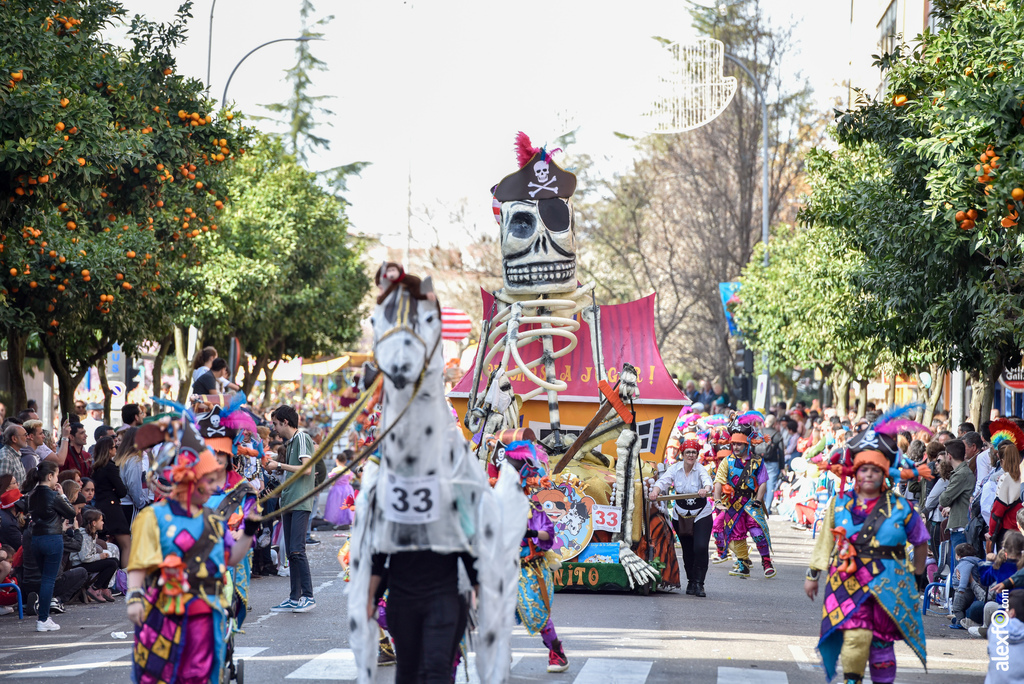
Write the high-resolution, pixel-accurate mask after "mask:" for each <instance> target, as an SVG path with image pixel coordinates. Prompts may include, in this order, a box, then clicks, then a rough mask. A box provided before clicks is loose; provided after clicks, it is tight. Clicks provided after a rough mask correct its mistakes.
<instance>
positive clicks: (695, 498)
mask: <svg viewBox="0 0 1024 684" xmlns="http://www.w3.org/2000/svg"><path fill="white" fill-rule="evenodd" d="M682 451H683V460H681V461H679V462H678V463H675V464H673V465H671V466H669V468H668V469H667V470H666V471H665V474H664V475H662V476H661V477H660V478H659V479H658V481H657V482H656V483H655V485H654V489H652V490H651V498H652V500H653V499H655V498H657V497H658V496H660V495H661V493H662V492H665V491H668V490H669V488H671V489H674V490H675V493H676V494H679V495H686V494H689V495H692V496H688V497H685V498H681V499H676V501H675V505H674V506H673V507H672V524H673V526H674V527H675V530H676V534H677V535H678V536H679V544H680V545H681V546H682V547H683V568H684V569H685V570H686V579H687V584H686V593H687V594H690V595H692V596H700V597H705V596H707V594H706V593H705V592H704V577H705V575H707V573H708V562H709V559H708V542H709V541H710V540H711V524H712V522H713V521H712V519H711V512H712V508H713V506H712V505H711V501H710V500H709V499H708V497H709V496H711V494H712V492H713V491H714V483H713V482H712V481H711V476H710V475H708V472H707V471H706V470H705V469H704V466H702V465H701V464H699V463H697V454H698V453H699V451H700V442H698V441H697V440H695V439H688V440H686V441H685V442H683V444H682Z"/></svg>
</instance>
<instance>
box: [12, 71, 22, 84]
mask: <svg viewBox="0 0 1024 684" xmlns="http://www.w3.org/2000/svg"><path fill="white" fill-rule="evenodd" d="M23 78H25V74H24V73H22V72H21V71H20V70H19V71H12V72H11V80H12V81H14V82H15V83H17V82H18V81H20V80H21V79H23Z"/></svg>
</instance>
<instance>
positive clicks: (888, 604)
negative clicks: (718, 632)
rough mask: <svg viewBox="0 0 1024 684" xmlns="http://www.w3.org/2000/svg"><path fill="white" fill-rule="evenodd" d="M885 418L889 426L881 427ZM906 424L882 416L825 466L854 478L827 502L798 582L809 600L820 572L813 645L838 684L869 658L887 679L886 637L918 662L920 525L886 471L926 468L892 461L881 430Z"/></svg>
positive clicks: (852, 680)
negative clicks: (820, 602) (838, 676)
mask: <svg viewBox="0 0 1024 684" xmlns="http://www.w3.org/2000/svg"><path fill="white" fill-rule="evenodd" d="M886 423H897V425H896V426H895V427H893V426H892V425H889V426H888V427H887V425H886ZM906 423H907V421H894V420H890V419H889V418H886V417H885V416H883V418H881V419H879V421H877V422H876V423H875V424H874V425H872V426H871V427H869V428H868V429H867V430H865V431H864V432H862V433H860V434H859V435H856V436H855V437H854V438H853V439H851V440H850V443H849V450H848V452H847V454H848V458H847V459H844V462H843V463H839V464H835V465H834V466H833V468H832V470H833V472H836V473H837V474H839V475H841V476H844V477H849V476H852V477H854V479H855V484H854V487H853V491H847V492H844V493H840V494H837V495H836V496H835V497H833V498H832V500H831V501H829V504H828V509H827V511H826V513H825V518H824V522H823V525H822V529H821V532H819V534H818V538H817V543H816V544H815V547H814V553H813V555H812V557H811V563H810V569H809V570H808V571H807V579H806V581H805V583H804V590H805V592H806V593H807V596H808V597H809V598H811V599H812V600H813V599H814V597H815V596H816V595H817V593H818V581H819V577H820V575H821V573H822V572H825V573H826V584H825V594H824V606H823V608H822V621H821V639H820V640H819V641H818V651H819V652H820V653H821V658H822V661H823V663H824V667H825V677H826V678H827V680H829V681H831V680H832V677H833V676H835V673H836V663H837V661H840V660H841V664H842V668H843V682H844V683H845V684H857V683H858V682H861V681H862V680H863V677H864V671H865V669H866V668H867V666H868V665H869V664H870V666H871V680H872V681H874V682H879V683H885V682H892V681H894V679H895V677H896V654H895V651H894V649H893V642H895V641H896V640H898V639H902V640H904V641H906V643H907V645H908V646H909V647H910V649H911V650H912V651H913V652H914V654H915V655H917V657H918V658H920V660H921V663H922V664H925V657H926V654H925V638H924V626H923V624H922V620H921V611H920V609H919V608H918V603H917V601H918V599H919V598H920V594H919V591H920V590H921V589H923V588H924V586H925V585H926V584H927V579H926V577H925V560H926V558H927V555H928V539H929V536H928V531H927V529H926V528H925V524H924V521H923V520H922V519H921V517H920V515H918V513H917V511H915V510H914V507H913V506H912V505H911V504H910V503H909V502H908V501H907V500H906V499H904V498H903V497H902V496H900V495H899V494H897V493H896V491H895V489H894V488H893V487H892V486H891V484H890V483H889V482H887V478H890V480H891V481H899V480H900V479H901V478H903V479H912V478H915V477H919V476H923V477H930V474H931V473H930V471H929V470H928V467H927V466H924V465H922V466H917V467H915V466H913V464H910V463H909V462H905V463H902V464H901V465H903V467H902V468H898V467H895V464H896V463H899V460H900V456H898V452H897V447H896V442H895V439H894V438H893V436H892V435H889V434H883V432H882V431H886V432H888V431H891V430H897V429H900V428H902V427H905V424H906ZM918 427H922V426H918ZM895 434H896V432H895V431H893V435H895ZM849 457H852V464H849V463H850V461H849ZM908 543H910V544H911V545H912V546H913V548H914V555H913V569H911V565H910V564H909V563H908V559H907V544H908Z"/></svg>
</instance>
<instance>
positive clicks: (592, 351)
mask: <svg viewBox="0 0 1024 684" xmlns="http://www.w3.org/2000/svg"><path fill="white" fill-rule="evenodd" d="M517 153H518V157H519V166H520V168H519V170H518V171H517V172H515V173H512V174H510V175H509V176H507V177H505V178H504V179H503V180H502V181H501V182H500V183H499V184H498V185H497V186H495V187H494V188H493V189H492V195H493V197H494V199H493V203H494V214H495V218H496V219H497V220H498V223H499V225H500V227H501V240H500V244H501V250H502V267H503V269H502V270H503V276H504V278H503V280H504V286H503V287H502V288H501V289H500V290H498V291H496V292H494V293H486V292H484V293H483V301H482V313H483V315H482V324H481V327H482V334H481V343H480V345H479V346H478V349H477V355H476V358H475V360H474V364H473V368H472V372H471V373H467V375H466V376H465V377H463V378H462V380H461V381H460V382H459V383H458V384H457V385H456V386H455V387H454V388H453V389H452V391H451V392H450V393H449V395H448V397H449V399H450V400H451V401H452V404H453V405H454V406H455V408H456V411H457V413H458V414H459V417H460V420H461V422H462V425H463V426H464V428H465V431H466V435H467V438H469V439H470V440H471V441H472V442H473V444H474V449H475V453H476V455H477V457H478V458H479V459H480V460H481V461H482V462H484V463H486V464H487V465H488V466H489V467H490V468H492V469H498V468H500V466H501V463H502V461H503V453H504V448H505V447H506V446H508V444H507V443H503V442H502V440H501V439H500V438H499V435H502V434H508V433H509V432H512V431H515V430H516V429H519V434H522V433H523V432H525V431H526V430H527V429H528V430H529V433H528V434H530V436H531V438H533V439H536V441H537V442H539V443H540V444H541V445H543V447H544V449H545V450H546V452H547V453H548V455H549V458H550V464H551V472H550V479H551V482H552V487H551V488H550V489H548V490H546V491H544V492H541V493H540V494H539V495H538V496H537V498H538V499H539V501H538V503H540V504H541V505H542V506H544V509H545V512H547V513H548V515H549V517H551V519H552V521H553V522H554V524H555V531H556V534H557V537H558V539H557V540H556V544H555V548H554V549H553V551H554V552H555V553H556V554H557V556H558V558H559V560H560V561H561V563H562V565H561V568H560V569H558V570H556V571H555V573H554V577H555V585H556V587H557V588H558V589H563V588H579V589H587V590H624V591H629V590H632V591H637V592H640V593H648V592H650V591H651V590H652V589H655V588H657V587H658V586H660V585H662V584H664V582H663V579H664V578H663V577H662V575H661V569H662V568H664V567H666V565H669V564H671V565H673V566H674V564H675V550H674V548H673V546H672V544H671V543H669V544H667V545H666V544H664V543H662V544H660V545H659V544H652V540H651V535H650V528H651V521H650V520H649V507H648V505H647V504H648V502H647V500H646V495H645V488H644V486H643V484H642V483H643V480H644V479H645V478H650V477H653V476H655V474H656V472H657V464H658V463H661V462H662V460H663V458H664V453H665V448H666V446H667V444H668V440H669V436H670V432H671V429H672V427H673V425H674V421H675V418H676V416H677V415H678V414H679V411H680V409H681V408H682V407H683V406H684V405H686V404H687V403H689V402H688V401H687V399H686V398H685V396H684V395H683V394H682V393H681V392H680V391H679V389H678V388H677V387H676V385H675V383H674V382H673V381H672V378H671V376H670V375H669V373H668V371H667V370H666V368H665V365H664V362H663V361H662V359H661V354H660V352H659V350H658V346H657V342H656V338H655V334H654V297H655V296H656V295H653V294H652V295H650V296H648V297H644V298H642V299H639V300H636V301H632V302H626V303H623V304H614V305H604V306H601V305H598V304H597V302H596V299H595V297H594V284H593V283H585V284H580V283H579V281H578V280H577V245H576V230H575V216H574V212H573V206H572V196H573V193H574V192H575V189H576V177H575V176H574V175H573V174H571V173H569V172H568V171H566V170H564V169H562V168H561V167H559V166H558V165H557V164H556V163H555V162H554V161H553V160H552V159H551V156H550V154H549V153H548V152H547V151H546V150H544V149H541V148H535V147H533V146H532V145H531V144H530V141H529V139H528V138H527V137H526V136H525V135H524V134H523V133H520V134H519V137H518V138H517ZM520 438H521V437H520ZM670 554H671V556H672V557H671V558H668V556H669V555H670Z"/></svg>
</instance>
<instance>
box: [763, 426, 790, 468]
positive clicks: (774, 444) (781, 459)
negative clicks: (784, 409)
mask: <svg viewBox="0 0 1024 684" xmlns="http://www.w3.org/2000/svg"><path fill="white" fill-rule="evenodd" d="M763 458H764V462H765V463H778V464H779V465H780V466H781V465H783V464H784V463H785V462H786V456H785V452H784V451H783V450H782V435H781V434H780V433H779V431H778V430H776V431H775V433H774V434H773V435H772V436H771V437H770V438H769V439H768V444H767V445H766V447H765V450H764V457H763Z"/></svg>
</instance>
